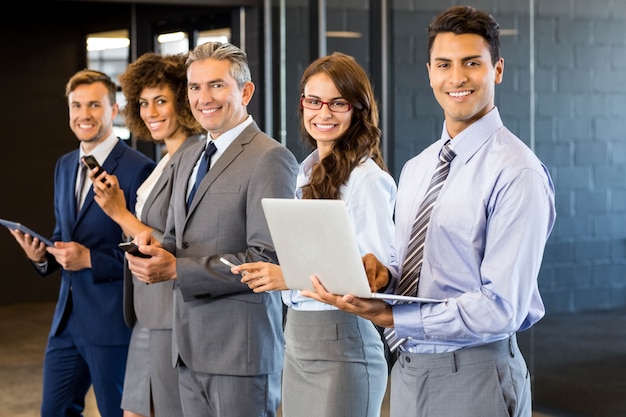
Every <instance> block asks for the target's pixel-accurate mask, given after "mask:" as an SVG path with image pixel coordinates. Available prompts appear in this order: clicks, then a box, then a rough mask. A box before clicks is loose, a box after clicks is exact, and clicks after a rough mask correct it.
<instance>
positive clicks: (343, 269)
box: [261, 198, 442, 302]
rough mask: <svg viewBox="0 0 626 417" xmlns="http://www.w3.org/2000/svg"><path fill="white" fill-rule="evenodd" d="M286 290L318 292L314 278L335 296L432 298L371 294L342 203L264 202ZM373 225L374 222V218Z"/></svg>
mask: <svg viewBox="0 0 626 417" xmlns="http://www.w3.org/2000/svg"><path fill="white" fill-rule="evenodd" d="M261 204H262V205H263V212H264V213H265V218H266V220H267V225H268V227H269V230H270V234H271V235H272V241H273V243H274V248H275V250H276V255H277V257H278V263H279V264H280V267H281V269H282V272H283V277H284V278H285V284H286V285H287V287H288V288H290V289H294V290H305V289H306V290H310V291H315V289H314V288H313V284H312V283H311V275H313V274H314V275H316V276H317V277H318V278H319V280H320V281H321V283H322V284H323V285H324V287H325V288H326V289H327V290H328V291H329V292H331V293H333V294H337V295H344V294H352V295H354V296H357V297H361V298H381V299H388V300H400V301H405V302H406V301H408V302H440V301H442V300H435V299H431V298H421V297H411V296H404V295H396V294H384V293H372V291H371V289H370V286H369V282H368V280H367V274H366V272H365V267H364V266H363V260H362V257H361V254H360V253H359V248H358V245H357V241H356V234H355V232H354V226H353V225H352V222H351V220H350V216H349V213H348V208H347V207H346V204H345V202H343V201H342V200H299V199H291V198H264V199H262V200H261ZM374 221H375V220H374Z"/></svg>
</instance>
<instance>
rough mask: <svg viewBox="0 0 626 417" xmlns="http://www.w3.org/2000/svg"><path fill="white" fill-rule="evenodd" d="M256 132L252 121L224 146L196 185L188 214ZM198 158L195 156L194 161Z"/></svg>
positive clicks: (257, 129)
mask: <svg viewBox="0 0 626 417" xmlns="http://www.w3.org/2000/svg"><path fill="white" fill-rule="evenodd" d="M258 132H260V130H259V127H258V126H257V125H256V123H255V122H252V123H251V124H250V125H249V126H248V127H246V128H245V129H244V130H243V132H241V133H240V134H239V136H237V138H236V139H235V140H234V141H233V142H232V143H231V144H230V145H229V146H228V148H226V151H225V152H224V153H223V154H222V155H221V156H220V158H219V159H218V160H217V162H215V164H214V165H211V168H210V169H209V172H207V174H206V176H205V177H204V179H203V180H202V182H201V183H200V187H198V191H197V192H196V196H195V199H194V201H193V202H192V203H191V207H189V212H188V213H187V215H188V216H189V214H190V213H191V212H193V210H194V209H195V208H196V206H197V205H198V202H199V201H200V200H201V198H200V197H201V196H202V197H203V196H204V195H205V194H206V193H207V191H208V190H209V187H210V186H211V184H212V183H213V182H214V181H215V180H216V179H217V178H218V177H219V176H220V175H222V172H224V170H225V169H226V168H227V167H228V166H229V165H230V164H231V163H232V162H233V161H234V160H235V158H237V156H238V155H239V154H240V153H242V152H243V150H244V145H246V144H248V143H250V141H252V139H253V138H254V136H255V135H256V134H257V133H258ZM218 140H219V139H218ZM199 157H200V155H199V154H198V158H199ZM198 158H196V161H197V159H198ZM194 164H195V162H194ZM192 170H193V166H192ZM189 175H191V171H190V172H189ZM187 179H189V176H188V177H187Z"/></svg>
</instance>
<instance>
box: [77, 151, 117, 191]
mask: <svg viewBox="0 0 626 417" xmlns="http://www.w3.org/2000/svg"><path fill="white" fill-rule="evenodd" d="M82 160H83V162H84V163H85V165H87V167H88V168H89V169H94V168H98V171H96V174H95V175H94V178H98V176H99V175H100V174H102V172H103V171H104V170H103V169H102V167H101V166H100V164H99V163H98V161H97V160H96V158H95V157H94V156H93V155H85V156H83V157H82ZM100 181H102V182H106V178H105V177H102V178H101V179H100ZM107 187H111V184H107Z"/></svg>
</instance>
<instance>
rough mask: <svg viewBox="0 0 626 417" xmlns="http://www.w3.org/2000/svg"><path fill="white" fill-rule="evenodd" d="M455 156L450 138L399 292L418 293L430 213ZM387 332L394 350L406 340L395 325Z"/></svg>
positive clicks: (417, 220) (415, 227)
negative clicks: (397, 333)
mask: <svg viewBox="0 0 626 417" xmlns="http://www.w3.org/2000/svg"><path fill="white" fill-rule="evenodd" d="M455 156H456V153H454V151H453V150H452V148H450V141H448V142H446V143H445V144H444V145H443V148H441V152H440V153H439V164H438V165H437V168H436V169H435V173H434V174H433V177H432V179H431V180H430V185H429V186H428V191H426V195H425V196H424V200H422V204H421V205H420V207H419V209H418V210H417V216H416V217H415V222H414V223H413V228H412V229H411V238H410V240H409V244H408V246H407V251H406V257H405V258H404V263H403V265H402V278H401V279H400V283H399V285H398V290H397V291H396V292H397V293H398V294H401V295H409V296H416V295H417V281H418V280H419V277H420V272H421V270H422V260H423V254H424V242H425V241H426V232H427V230H428V222H429V220H430V213H431V212H432V211H433V206H434V205H435V201H437V196H438V195H439V191H440V190H441V188H442V187H443V183H444V181H445V180H446V178H447V177H448V172H449V171H450V162H451V161H452V160H453V159H454V157H455ZM383 333H384V335H385V340H387V345H388V346H389V350H390V351H391V352H394V351H395V350H396V349H397V348H398V347H399V346H400V345H401V344H402V343H403V342H404V340H405V339H403V338H398V337H397V336H396V332H395V330H394V329H393V327H388V328H386V329H385V330H384V332H383Z"/></svg>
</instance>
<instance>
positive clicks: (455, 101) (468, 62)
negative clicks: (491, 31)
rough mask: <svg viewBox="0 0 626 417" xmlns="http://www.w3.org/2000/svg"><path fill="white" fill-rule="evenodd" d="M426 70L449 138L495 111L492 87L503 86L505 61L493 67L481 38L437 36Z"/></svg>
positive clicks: (466, 35) (475, 36)
mask: <svg viewBox="0 0 626 417" xmlns="http://www.w3.org/2000/svg"><path fill="white" fill-rule="evenodd" d="M427 67H428V76H429V78H430V86H431V87H432V89H433V93H434V94H435V98H436V99H437V101H438V102H439V105H441V107H442V108H443V111H444V114H445V118H446V127H447V129H448V133H449V134H450V136H451V137H453V138H454V137H455V136H456V135H458V134H459V133H460V132H461V131H463V130H464V129H465V128H466V127H468V126H469V125H471V124H472V123H474V122H475V121H476V120H478V119H480V118H481V117H482V116H484V115H485V114H486V113H487V112H489V111H490V110H491V109H492V108H493V107H494V100H495V86H496V84H500V83H501V82H502V75H503V71H504V60H503V59H502V58H500V59H498V61H497V62H496V63H495V65H494V64H492V62H491V53H490V51H489V45H488V44H487V42H486V41H485V40H484V39H483V38H482V37H481V36H479V35H475V34H462V35H455V34H454V33H451V32H443V33H440V34H438V35H437V37H436V38H435V40H434V43H433V47H432V50H431V54H430V61H429V63H428V64H427Z"/></svg>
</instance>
